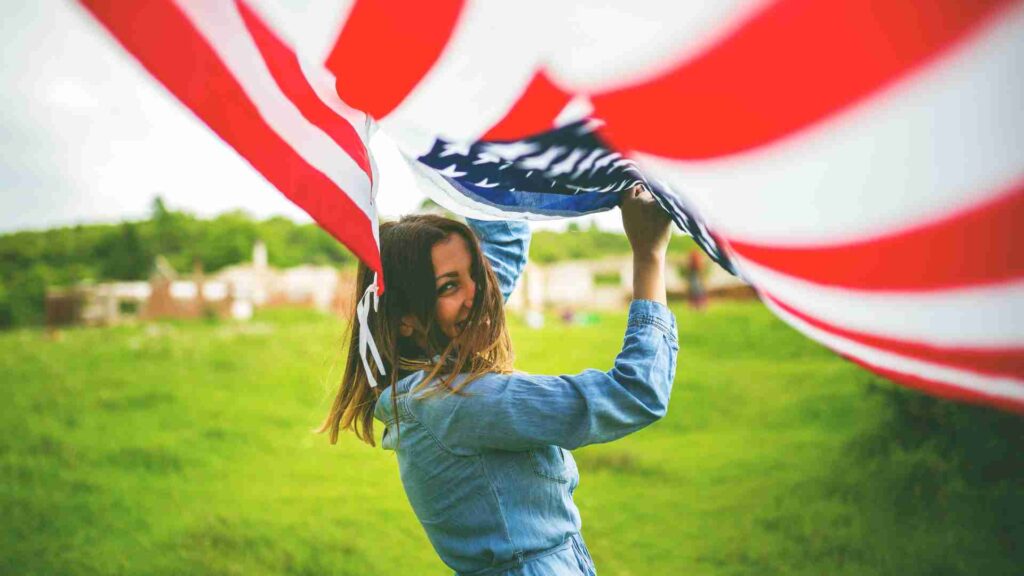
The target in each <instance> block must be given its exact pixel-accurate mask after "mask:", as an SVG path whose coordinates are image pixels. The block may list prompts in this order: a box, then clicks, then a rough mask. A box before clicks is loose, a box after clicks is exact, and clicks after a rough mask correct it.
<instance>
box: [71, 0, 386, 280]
mask: <svg viewBox="0 0 1024 576" xmlns="http://www.w3.org/2000/svg"><path fill="white" fill-rule="evenodd" d="M82 3H83V4H84V5H85V6H86V8H88V9H89V10H90V11H91V12H92V13H93V14H94V15H95V16H96V18H97V19H98V20H99V21H100V22H101V23H102V24H103V25H104V26H106V27H107V28H108V29H109V30H110V32H111V33H112V34H113V35H114V36H115V37H116V38H117V39H118V41H120V42H121V44H122V45H124V47H125V48H126V49H127V50H128V51H129V52H131V53H132V55H134V56H135V57H136V58H137V59H138V60H139V62H141V63H142V65H143V66H145V68H146V69H147V70H148V71H149V72H150V73H151V74H152V75H153V76H154V77H156V78H157V79H158V80H160V82H162V83H163V84H164V86H166V87H167V89H168V90H170V91H171V92H172V93H173V94H174V95H175V96H176V97H177V98H178V99H179V100H180V101H181V102H182V103H184V104H185V105H186V106H188V107H189V108H190V109H191V110H192V111H193V112H194V113H195V114H196V115H197V116H199V118H200V119H201V120H203V122H205V123H206V124H207V125H208V126H209V127H210V128H211V129H213V131H214V132H216V133H217V134H218V135H219V136H220V137H221V138H223V139H224V141H225V142H227V143H228V144H230V145H231V146H232V147H233V148H234V149H235V150H237V151H238V153H239V154H241V155H242V157H243V158H245V159H246V160H247V161H248V162H249V163H250V164H252V165H253V167H254V168H256V170H258V171H259V172H260V173H261V174H263V176H264V177H266V179H267V180H269V181H270V182H271V183H272V184H273V185H274V186H276V187H277V188H278V190H280V191H281V192H283V193H284V195H285V196H287V197H288V198H289V199H290V200H291V201H292V202H295V204H297V205H298V206H299V207H300V208H302V209H303V210H305V211H306V212H307V213H309V215H310V216H312V217H313V219H314V220H316V221H317V223H319V224H320V226H321V227H323V228H324V229H325V230H326V231H327V232H329V233H330V234H331V235H333V236H334V237H335V238H337V239H338V240H339V241H341V242H342V243H343V244H345V245H346V246H347V247H348V248H349V249H350V250H352V252H354V253H355V255H356V256H358V257H359V258H360V259H361V260H363V261H364V262H366V263H367V265H368V266H370V267H371V268H373V269H374V270H377V271H378V272H380V271H381V267H380V252H379V249H378V247H377V244H376V242H375V241H374V238H373V232H372V227H371V223H370V221H369V219H368V218H367V217H366V215H365V214H364V213H363V211H362V210H360V209H359V207H358V206H356V205H355V203H353V202H352V200H351V199H350V198H349V197H348V195H346V194H345V193H344V192H343V191H342V190H340V189H339V188H338V187H337V186H336V185H335V184H334V183H333V182H331V181H330V179H328V178H327V177H326V176H324V174H323V173H321V172H320V171H318V170H317V169H315V168H313V167H312V166H310V165H309V164H308V163H307V162H306V161H305V160H304V159H303V158H302V157H301V156H300V155H299V154H297V153H296V152H295V150H294V149H292V148H291V146H289V145H288V143H287V142H285V141H284V140H282V139H281V137H280V136H279V135H278V134H277V133H276V132H274V130H273V129H271V128H270V126H268V125H267V124H266V122H265V121H264V120H263V118H262V116H261V115H260V113H259V111H258V110H257V109H256V107H255V106H254V105H253V103H252V102H251V101H250V100H249V98H248V96H247V95H246V93H245V91H244V90H243V89H242V87H241V86H240V85H239V83H238V82H237V81H236V80H235V78H234V77H233V76H232V75H231V72H230V71H229V70H228V68H227V67H226V66H225V65H224V63H223V62H221V61H220V59H219V58H218V57H217V55H216V53H215V52H214V51H213V49H212V48H211V47H210V46H209V45H208V44H207V42H206V40H205V39H204V38H203V37H202V36H201V35H200V34H199V33H198V32H197V31H196V30H195V28H193V26H192V24H191V22H189V20H188V18H186V17H185V15H184V14H182V13H181V11H180V10H179V9H178V7H177V6H175V5H174V4H173V3H172V2H169V1H167V0H149V1H142V0H137V1H135V2H130V3H125V2H121V1H119V0H82ZM381 276H382V277H383V274H381Z"/></svg>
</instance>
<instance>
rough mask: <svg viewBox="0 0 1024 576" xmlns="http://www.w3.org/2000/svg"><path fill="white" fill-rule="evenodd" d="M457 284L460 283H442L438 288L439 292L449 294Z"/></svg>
mask: <svg viewBox="0 0 1024 576" xmlns="http://www.w3.org/2000/svg"><path fill="white" fill-rule="evenodd" d="M457 286H458V284H456V283H455V282H445V283H444V284H441V286H440V287H439V288H438V289H437V293H438V294H447V293H448V292H451V291H452V290H454V289H455V288H456V287H457Z"/></svg>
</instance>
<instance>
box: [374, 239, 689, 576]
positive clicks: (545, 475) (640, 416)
mask: <svg viewBox="0 0 1024 576" xmlns="http://www.w3.org/2000/svg"><path fill="white" fill-rule="evenodd" d="M470 224H471V226H472V227H473V229H474V230H475V231H476V233H477V235H478V236H479V237H480V239H481V244H482V247H483V250H484V254H485V255H486V256H487V258H488V259H489V260H490V262H491V265H492V267H493V268H494V271H495V274H496V276H497V277H498V280H499V283H500V288H501V290H502V293H503V294H504V295H505V297H506V298H507V297H508V294H509V293H511V291H512V288H513V287H514V285H515V282H516V279H517V278H518V276H519V274H520V272H521V271H522V269H523V266H525V261H526V251H527V249H528V246H529V228H528V227H527V225H526V224H525V223H514V222H480V221H471V222H470ZM678 350H679V347H678V342H677V337H676V324H675V318H674V316H673V315H672V313H671V312H670V311H669V310H668V308H666V307H665V306H664V305H662V304H659V303H656V302H651V301H647V300H635V301H633V303H632V304H631V305H630V308H629V318H628V321H627V327H626V334H625V338H624V340H623V345H622V350H621V351H620V352H619V354H618V356H616V358H615V362H614V366H613V367H612V369H611V370H609V371H607V372H603V371H600V370H586V371H584V372H581V373H579V374H573V375H562V376H542V375H531V374H522V373H515V374H486V375H484V376H482V377H480V378H478V379H477V380H475V381H473V382H472V383H470V384H469V385H468V386H466V387H465V388H464V390H463V393H462V394H450V393H447V392H444V391H442V392H440V393H438V392H436V391H435V393H430V387H431V386H432V384H428V385H427V386H426V387H424V388H423V389H421V390H415V391H413V390H414V389H415V388H416V387H417V385H419V384H420V383H421V381H422V379H423V377H424V373H423V372H422V371H421V372H416V373H413V374H411V375H409V376H406V377H405V378H403V379H401V380H399V381H398V382H397V383H396V384H395V387H394V388H396V389H397V391H396V390H395V389H393V388H388V389H387V390H385V391H384V392H383V393H382V394H381V396H380V398H379V399H378V401H377V405H376V409H375V413H374V416H375V417H376V418H377V419H378V420H380V421H382V422H383V423H384V424H385V425H386V431H385V435H384V441H383V443H382V444H383V447H384V448H385V449H389V450H395V451H396V452H397V455H398V465H399V472H400V475H401V478H402V484H403V486H404V487H405V491H406V495H407V496H408V498H409V502H410V504H411V505H412V508H413V510H414V511H415V513H416V516H417V518H418V519H419V521H420V523H421V524H422V525H423V527H424V529H425V530H426V533H427V537H428V538H429V539H430V542H431V544H433V546H434V549H435V550H436V551H437V553H438V555H439V556H440V557H441V559H442V560H443V561H444V563H445V564H447V565H448V566H449V567H451V568H452V569H453V570H455V571H456V572H457V573H458V574H460V575H465V576H469V575H473V576H477V575H484V574H488V575H491V574H494V575H497V574H502V575H513V574H514V575H524V576H525V575H531V576H532V575H541V574H543V575H547V576H550V575H556V576H557V575H569V574H572V575H579V574H584V575H589V574H594V573H595V569H594V565H593V561H592V560H591V558H590V554H589V552H588V551H587V548H586V545H585V544H584V542H583V539H582V537H581V535H580V526H581V523H580V514H579V510H578V509H577V508H576V505H575V503H574V502H573V499H572V495H573V491H574V490H575V489H576V486H577V484H578V483H579V474H578V472H577V469H576V463H575V461H574V460H573V457H572V454H571V453H570V452H569V450H570V449H573V448H577V447H579V446H586V445H588V444H596V443H601V442H609V441H611V440H615V439H616V438H621V437H622V436H625V435H626V434H629V433H631V432H635V431H637V430H639V429H641V428H643V427H645V426H647V425H649V424H651V423H652V422H654V421H655V420H657V419H658V418H660V417H661V416H663V415H664V414H665V411H666V409H667V407H668V400H669V395H670V392H671V389H672V380H673V378H674V376H675V369H676V355H677V353H678ZM411 391H412V392H411ZM392 394H397V396H396V397H397V411H396V410H395V409H394V406H393V398H392ZM399 421H400V423H401V437H400V438H399V436H398V431H397V430H396V428H397V427H396V422H399Z"/></svg>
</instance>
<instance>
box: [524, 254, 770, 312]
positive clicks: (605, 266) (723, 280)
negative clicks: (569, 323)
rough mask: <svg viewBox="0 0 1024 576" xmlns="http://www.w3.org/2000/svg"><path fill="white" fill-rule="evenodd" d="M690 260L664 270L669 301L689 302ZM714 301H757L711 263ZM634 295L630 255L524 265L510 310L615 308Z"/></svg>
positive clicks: (709, 286) (708, 284)
mask: <svg viewBox="0 0 1024 576" xmlns="http://www.w3.org/2000/svg"><path fill="white" fill-rule="evenodd" d="M687 266H688V258H687V257H686V256H681V257H676V258H670V259H669V260H668V262H666V265H665V287H666V290H667V292H668V297H669V299H670V300H678V299H682V298H685V297H686V295H687V292H688V286H687V283H686V271H687ZM702 278H703V280H704V286H705V288H706V290H707V292H708V294H710V295H711V296H719V297H722V296H724V297H732V298H754V297H756V294H755V292H754V290H753V288H751V287H750V286H749V285H747V284H746V283H745V282H743V280H741V279H739V278H737V277H736V276H733V275H732V274H729V273H728V272H726V271H725V270H723V269H722V268H720V267H718V266H714V265H711V263H708V270H707V273H706V274H705V275H704V276H703V277H702ZM632 295H633V260H632V258H631V257H629V256H623V257H615V258H604V259H600V260H569V261H565V262H555V263H552V264H534V263H532V262H531V263H529V264H527V265H526V271H525V272H524V273H523V277H522V278H521V279H520V281H519V283H518V284H517V286H516V289H515V291H514V292H513V293H512V295H511V297H509V301H508V307H509V308H510V309H512V310H539V309H544V308H558V307H572V308H583V309H615V308H621V307H623V306H625V305H627V304H629V301H630V299H631V298H632Z"/></svg>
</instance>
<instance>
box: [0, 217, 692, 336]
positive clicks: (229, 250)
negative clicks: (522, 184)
mask: <svg viewBox="0 0 1024 576" xmlns="http://www.w3.org/2000/svg"><path fill="white" fill-rule="evenodd" d="M256 240H262V241H263V242H264V243H265V244H266V245H267V252H268V256H269V261H270V265H271V266H275V267H279V268H287V267H290V266H298V265H300V264H329V265H335V266H347V265H354V264H355V257H354V256H352V253H351V252H349V251H348V250H347V249H346V248H345V247H344V246H342V245H341V244H340V243H339V242H338V241H337V240H335V239H334V238H332V237H331V236H330V235H329V234H327V233H326V232H324V231H323V230H321V229H320V228H319V227H318V226H316V225H315V224H296V223H295V222H292V221H291V220H289V219H287V218H284V217H275V218H270V219H267V220H255V219H253V218H252V217H251V216H249V215H248V214H246V213H245V212H243V211H240V210H239V211H233V212H227V213H225V214H221V215H220V216H217V217H216V218H212V219H206V220H203V219H200V218H197V217H196V216H194V215H192V214H190V213H188V212H183V211H177V210H171V209H169V208H168V207H167V206H166V205H165V204H164V202H163V200H162V199H160V198H157V199H156V200H155V201H154V202H153V206H152V210H151V214H150V217H149V218H148V219H147V220H142V221H136V222H122V223H120V224H88V225H79V226H71V227H64V228H55V229H51V230H43V231H25V232H16V233H13V234H7V235H0V328H10V327H14V326H27V325H34V324H40V323H42V321H43V300H44V297H45V294H46V288H47V286H70V285H72V284H76V283H79V282H104V281H110V280H145V279H147V278H149V275H150V272H151V270H152V268H153V262H154V258H155V257H156V256H158V255H160V256H163V257H164V258H166V259H167V261H168V262H169V263H170V264H171V266H172V267H173V268H174V269H175V270H177V271H178V272H180V273H183V274H189V273H191V272H192V269H193V266H194V265H195V263H196V262H201V263H202V266H203V270H204V271H205V272H216V271H217V270H220V269H221V268H224V267H225V266H230V265H232V264H239V263H242V262H248V261H249V260H250V259H251V258H252V247H253V243H254V242H255V241H256ZM694 246H695V245H694V243H693V241H692V240H691V239H690V238H689V237H687V236H682V235H676V236H675V237H673V239H672V245H671V247H670V250H671V251H674V252H676V253H679V254H682V253H685V252H688V251H689V250H691V249H693V248H694ZM627 254H629V242H628V241H627V240H626V237H625V236H624V235H623V234H620V233H616V232H609V231H606V230H599V229H598V228H596V227H593V226H591V227H588V228H581V227H580V226H579V225H578V224H576V223H570V224H569V227H568V229H567V230H566V232H554V231H549V230H540V231H537V232H536V233H535V234H534V237H533V244H532V246H531V249H530V258H531V260H532V261H534V262H537V263H541V264H548V263H552V262H558V261H563V260H578V259H595V258H604V257H609V256H624V255H627Z"/></svg>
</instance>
